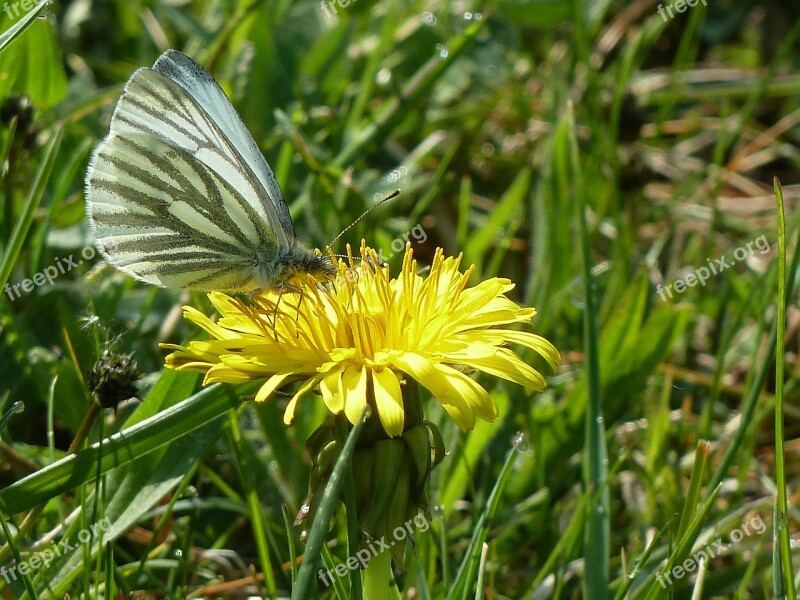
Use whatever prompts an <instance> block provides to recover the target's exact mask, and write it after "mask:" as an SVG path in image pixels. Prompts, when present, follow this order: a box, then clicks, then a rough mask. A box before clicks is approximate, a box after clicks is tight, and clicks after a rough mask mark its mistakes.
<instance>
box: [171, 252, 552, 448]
mask: <svg viewBox="0 0 800 600" xmlns="http://www.w3.org/2000/svg"><path fill="white" fill-rule="evenodd" d="M348 253H349V248H348ZM360 254H361V256H360V260H359V259H358V258H354V257H353V256H352V255H350V254H349V258H348V259H347V260H341V259H336V258H335V257H332V259H333V260H334V262H335V264H336V272H335V273H334V274H333V276H332V279H331V281H330V282H329V283H326V284H320V283H319V282H317V281H316V280H314V279H313V278H311V277H301V278H299V279H297V280H295V281H294V282H293V283H292V287H293V288H295V293H287V292H286V290H285V289H284V290H272V291H268V292H265V293H263V294H262V295H260V296H255V297H253V298H252V299H251V303H250V304H249V305H248V304H246V303H245V302H243V301H241V300H239V299H236V298H233V297H231V296H228V295H226V294H223V293H218V292H212V293H210V294H209V299H210V300H211V302H212V304H213V305H214V307H215V308H216V310H217V311H218V312H219V313H220V314H221V315H222V316H221V318H220V319H219V321H218V322H216V323H215V322H213V321H212V320H211V319H209V318H208V317H206V316H205V315H203V314H202V313H200V312H199V311H198V310H196V309H194V308H192V307H188V306H187V307H184V316H185V317H186V318H187V319H188V320H190V321H192V322H194V323H196V324H197V325H199V326H200V327H201V328H202V329H204V330H205V331H206V332H207V333H208V334H209V335H210V336H211V337H212V338H213V339H211V340H208V341H192V342H189V344H188V345H187V346H178V345H165V347H167V348H170V349H172V350H173V351H174V352H173V353H172V354H170V355H169V356H168V357H167V359H166V364H167V366H168V367H171V368H174V369H179V370H184V369H185V370H197V371H202V372H204V373H205V379H204V384H210V383H213V382H220V381H225V382H232V383H241V382H245V381H249V380H254V379H266V381H265V382H264V384H263V385H262V386H261V388H260V389H259V390H258V392H257V393H256V397H255V399H256V401H264V400H266V399H267V398H269V396H270V395H272V393H273V392H275V391H276V390H279V389H281V388H283V387H284V386H286V385H287V384H289V383H291V382H295V381H302V382H303V383H302V385H300V386H299V389H297V391H296V392H295V393H294V395H293V397H292V399H291V401H290V402H289V403H288V406H287V407H286V412H285V415H284V420H285V422H286V423H287V424H289V423H291V421H292V419H293V417H294V413H295V409H296V406H297V402H298V401H299V400H300V399H301V398H302V397H303V396H304V395H305V394H306V393H307V392H308V391H310V390H312V389H316V388H318V389H319V391H320V393H321V395H322V399H323V401H324V402H325V405H326V407H327V408H328V410H329V411H330V412H331V413H333V414H341V413H344V414H345V415H346V416H347V418H348V420H349V421H350V423H355V422H356V419H358V417H359V415H360V414H361V411H362V409H363V408H364V406H365V404H367V403H368V399H371V401H372V402H374V406H373V407H372V408H373V409H374V410H376V412H377V414H378V416H379V418H380V423H381V424H382V426H383V429H384V430H385V431H386V433H387V434H388V435H389V436H390V437H397V436H400V435H402V434H403V431H404V429H405V428H406V425H407V424H406V423H405V415H406V413H405V411H404V403H403V393H402V389H401V388H402V386H403V385H405V382H406V381H407V380H408V379H412V380H415V381H416V382H418V383H419V384H420V385H421V386H422V387H425V388H427V389H428V390H429V391H430V392H431V394H432V395H433V397H435V398H436V400H438V402H440V403H441V404H442V406H443V407H444V409H445V410H446V411H447V413H448V414H449V415H450V416H451V417H452V418H453V419H454V420H455V422H456V423H457V424H458V426H459V427H460V428H461V429H462V430H470V429H472V428H473V427H474V425H475V419H476V417H478V418H480V419H483V420H485V421H492V420H493V419H494V418H495V417H496V416H497V414H498V412H497V406H496V405H495V403H494V401H493V400H492V397H491V396H490V395H489V393H488V392H487V391H486V389H484V388H483V387H482V386H481V385H480V384H479V383H477V382H476V381H475V380H474V379H473V378H471V377H470V376H469V373H471V372H473V371H482V372H484V373H486V374H489V375H492V376H495V377H499V378H501V379H506V380H508V381H512V382H514V383H517V384H520V385H522V386H523V387H524V388H525V390H526V392H528V393H531V392H533V391H539V390H542V389H543V388H544V387H545V380H544V377H542V375H541V374H540V373H539V372H538V371H537V370H536V369H534V368H533V367H531V366H530V365H528V364H527V363H525V362H524V361H523V360H522V359H521V358H520V357H519V356H517V354H515V353H514V352H513V351H511V350H510V349H508V348H507V347H506V346H507V345H508V344H518V345H520V346H523V347H527V348H530V349H532V350H534V351H536V352H537V353H538V354H539V355H541V356H542V357H543V358H544V360H545V361H546V362H547V363H548V364H549V365H550V367H551V368H553V369H554V370H555V368H556V366H557V364H558V362H559V360H560V357H559V355H558V352H557V350H556V349H555V347H554V346H553V345H552V344H551V343H550V342H548V341H547V340H545V339H544V338H542V337H541V336H538V335H535V334H533V333H530V332H527V331H518V330H515V329H510V328H508V327H507V326H509V325H512V324H515V323H530V321H531V319H532V317H533V316H534V315H535V314H536V310H535V309H534V308H523V307H520V306H518V305H517V304H516V303H514V302H513V301H511V300H510V299H508V298H507V297H506V295H505V294H506V293H508V292H509V291H510V290H511V289H513V287H514V284H513V283H512V282H511V281H510V280H508V279H503V278H497V277H493V278H491V279H488V280H486V281H483V282H480V283H478V284H477V285H475V286H473V287H468V286H467V283H468V281H469V278H470V276H471V275H472V273H473V271H474V267H470V268H468V269H466V270H465V271H464V272H463V273H462V272H461V271H459V266H460V263H461V258H462V257H461V255H459V256H458V257H447V258H445V256H444V253H443V252H442V250H441V249H437V251H436V254H435V256H434V259H433V264H432V265H431V267H430V272H429V273H428V275H427V276H425V277H423V276H421V275H419V274H418V269H417V262H416V260H414V258H413V253H412V250H411V246H410V244H409V245H407V246H406V250H405V255H404V257H403V264H402V268H401V270H400V273H399V275H398V276H397V277H396V278H391V277H390V276H389V269H388V268H386V267H385V266H382V265H381V261H380V260H379V258H378V255H377V253H376V252H375V251H374V250H372V249H371V248H369V247H367V246H366V244H365V243H364V242H362V244H361V248H360ZM298 292H299V293H298ZM408 425H411V424H408Z"/></svg>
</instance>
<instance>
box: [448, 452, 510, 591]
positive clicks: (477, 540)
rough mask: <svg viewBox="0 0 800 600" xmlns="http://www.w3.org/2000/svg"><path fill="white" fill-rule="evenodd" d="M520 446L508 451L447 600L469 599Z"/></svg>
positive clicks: (474, 528) (473, 530) (476, 523)
mask: <svg viewBox="0 0 800 600" xmlns="http://www.w3.org/2000/svg"><path fill="white" fill-rule="evenodd" d="M520 444H521V441H520V440H518V441H517V442H515V443H514V446H513V447H512V448H511V450H509V451H508V455H507V456H506V460H505V462H504V463H503V468H502V469H501V470H500V474H499V475H498V476H497V481H496V482H495V484H494V487H493V488H492V491H491V493H490V494H489V498H488V499H487V500H486V505H485V506H484V507H483V510H482V511H481V514H480V516H479V517H478V520H477V521H476V522H475V526H474V527H473V529H472V537H471V538H470V540H469V545H468V546H467V550H466V553H465V554H464V559H463V560H462V561H461V565H460V566H459V568H458V572H457V573H456V578H455V580H454V581H453V585H452V586H451V587H450V590H449V591H448V593H447V597H446V598H447V600H456V599H459V600H461V599H464V600H466V599H467V598H468V597H469V595H468V590H469V586H470V583H471V582H472V581H473V580H474V579H475V576H476V575H477V570H478V568H479V566H480V554H481V548H482V547H483V543H484V542H485V541H486V536H487V535H488V533H489V525H490V524H491V520H492V518H493V517H494V514H495V512H496V511H497V507H498V505H499V504H500V497H501V495H502V493H503V489H504V488H505V485H506V482H507V481H508V478H509V476H510V475H511V467H512V465H513V464H514V460H515V459H516V458H517V455H518V454H519V446H520Z"/></svg>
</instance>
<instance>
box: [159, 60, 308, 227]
mask: <svg viewBox="0 0 800 600" xmlns="http://www.w3.org/2000/svg"><path fill="white" fill-rule="evenodd" d="M153 70H154V71H156V72H158V73H162V74H164V75H166V76H167V77H169V78H170V79H171V80H172V81H174V82H176V83H177V84H178V85H180V86H181V87H182V88H184V89H185V90H187V91H188V92H189V93H190V95H191V96H192V98H194V100H195V101H196V102H197V103H198V104H199V105H200V107H201V108H203V109H204V110H205V111H206V113H207V114H209V115H214V116H215V121H216V124H217V125H218V126H219V128H220V129H221V131H222V133H223V134H224V135H225V137H226V138H227V139H228V140H229V141H230V143H231V145H232V147H233V148H234V149H238V150H239V151H240V152H241V158H242V160H243V161H244V163H245V164H246V165H247V166H248V168H249V169H250V171H251V173H252V174H253V175H254V176H255V177H256V178H257V179H258V181H259V183H260V184H261V187H262V190H263V191H264V192H265V194H261V195H259V200H260V201H261V202H262V204H263V205H264V206H263V209H264V212H265V213H267V214H271V213H272V214H274V216H275V217H276V218H277V220H278V222H279V223H280V225H281V229H282V230H283V232H284V234H285V235H286V237H287V238H288V239H289V240H290V241H291V240H294V237H295V234H294V226H293V225H292V217H291V215H290V214H289V207H288V206H287V205H286V200H285V199H284V198H283V192H281V188H280V186H279V185H278V181H277V180H276V179H275V175H274V174H273V173H272V169H270V168H269V164H267V161H266V160H264V156H263V155H262V154H261V151H260V150H259V149H258V146H257V145H256V143H255V141H254V140H253V136H251V135H250V132H249V131H248V130H247V127H245V125H244V123H242V120H241V119H240V118H239V115H238V114H236V110H235V109H234V108H233V106H231V103H230V102H229V101H228V97H227V96H226V95H225V92H223V91H222V89H221V88H220V87H219V84H217V82H216V81H215V80H214V78H213V77H211V75H209V73H208V71H206V70H205V69H204V68H203V67H201V66H200V65H199V64H197V63H196V62H195V61H193V60H192V59H191V58H189V57H188V56H186V55H185V54H183V53H181V52H178V51H176V50H167V51H166V52H164V54H162V55H161V56H160V57H159V59H158V60H157V61H156V64H155V65H153ZM270 224H272V219H271V220H270Z"/></svg>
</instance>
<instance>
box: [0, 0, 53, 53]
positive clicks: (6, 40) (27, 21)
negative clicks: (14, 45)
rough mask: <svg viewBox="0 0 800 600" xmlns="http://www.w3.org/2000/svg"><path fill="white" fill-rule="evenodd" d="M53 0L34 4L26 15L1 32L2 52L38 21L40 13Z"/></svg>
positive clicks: (40, 0)
mask: <svg viewBox="0 0 800 600" xmlns="http://www.w3.org/2000/svg"><path fill="white" fill-rule="evenodd" d="M51 2H52V0H39V4H37V5H36V6H34V7H33V8H32V9H31V10H30V11H29V12H27V13H25V16H23V17H22V18H21V19H20V20H19V21H17V22H16V23H14V25H12V26H11V27H9V28H8V30H7V31H4V32H3V33H2V34H0V52H2V51H3V49H4V48H5V47H6V46H8V45H9V44H10V43H11V42H13V41H14V40H15V39H17V38H18V37H19V36H21V35H22V34H23V33H25V30H26V29H27V28H28V27H30V26H31V25H32V24H34V23H35V22H36V19H37V18H38V17H39V13H41V12H42V11H43V10H44V9H45V7H46V6H47V5H48V4H50V3H51Z"/></svg>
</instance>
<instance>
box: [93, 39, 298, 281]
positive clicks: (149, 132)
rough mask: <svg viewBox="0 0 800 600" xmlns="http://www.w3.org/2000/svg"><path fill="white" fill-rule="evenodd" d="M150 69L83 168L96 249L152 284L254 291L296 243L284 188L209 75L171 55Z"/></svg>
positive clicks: (129, 87) (134, 82) (139, 76)
mask: <svg viewBox="0 0 800 600" xmlns="http://www.w3.org/2000/svg"><path fill="white" fill-rule="evenodd" d="M156 66H157V67H159V69H158V70H155V69H139V70H138V71H136V72H135V73H134V74H133V76H132V77H131V79H130V80H129V81H128V83H127V84H126V86H125V90H124V93H123V95H122V98H121V99H120V101H119V103H118V104H117V107H116V109H115V110H114V114H113V116H112V119H111V128H110V129H111V132H110V133H109V135H108V137H107V138H106V139H105V140H104V141H103V142H102V143H101V144H100V145H99V146H98V148H97V150H96V151H95V154H94V156H93V157H92V161H91V163H90V166H89V170H88V173H87V180H86V181H87V189H86V198H87V212H88V214H89V222H90V226H91V228H92V229H93V231H94V234H95V239H96V240H97V245H98V248H99V249H100V251H101V253H102V254H103V256H104V257H105V258H106V259H107V260H108V261H109V262H110V263H111V264H113V265H114V266H116V267H117V268H119V269H120V270H122V271H125V272H127V273H129V274H131V275H133V276H134V277H136V278H137V279H139V280H142V281H145V282H148V283H153V284H156V285H161V286H165V287H192V288H197V289H206V290H210V289H215V290H233V289H239V290H245V291H246V290H248V289H254V288H255V287H258V282H257V281H256V279H257V278H256V276H255V273H254V270H255V269H254V265H256V264H259V263H261V264H263V263H265V262H269V261H270V260H274V258H275V257H276V256H277V255H278V254H279V253H281V252H284V251H286V250H287V249H288V248H290V247H291V246H292V245H293V244H294V242H295V238H294V230H293V228H292V223H291V218H290V216H289V212H288V208H287V207H286V203H285V201H284V199H283V195H282V194H281V192H280V188H279V187H278V184H277V182H276V181H275V177H274V175H273V174H272V171H271V170H270V168H269V166H268V165H267V163H266V161H265V160H264V157H263V156H262V155H261V153H260V152H259V150H258V148H257V146H256V144H255V142H254V141H253V139H252V137H251V136H250V134H249V133H248V132H247V130H246V129H245V127H244V125H243V124H242V122H241V120H240V119H239V116H238V115H237V114H236V111H235V110H234V109H233V107H232V106H231V104H230V103H229V102H228V100H227V98H226V97H225V95H224V93H223V92H222V90H221V89H220V88H219V86H218V85H217V84H216V82H215V81H214V80H213V79H212V78H211V76H210V75H209V74H208V73H206V72H205V71H204V70H203V69H202V68H201V67H200V66H199V65H197V64H196V63H194V61H191V60H190V59H189V58H188V57H186V56H184V55H182V54H180V53H179V52H175V51H169V52H167V53H165V54H164V55H162V57H161V58H160V59H159V60H158V61H157V63H156ZM173 77H174V78H173Z"/></svg>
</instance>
